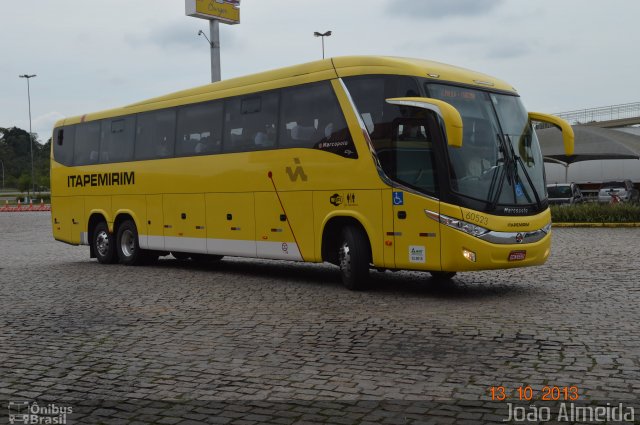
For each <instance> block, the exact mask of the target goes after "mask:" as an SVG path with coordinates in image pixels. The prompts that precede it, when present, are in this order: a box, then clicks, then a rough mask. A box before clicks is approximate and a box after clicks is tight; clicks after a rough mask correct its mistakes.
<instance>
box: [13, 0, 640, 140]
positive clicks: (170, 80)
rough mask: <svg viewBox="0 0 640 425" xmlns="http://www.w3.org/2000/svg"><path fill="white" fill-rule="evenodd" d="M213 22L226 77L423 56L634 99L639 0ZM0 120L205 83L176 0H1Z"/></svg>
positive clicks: (442, 4)
mask: <svg viewBox="0 0 640 425" xmlns="http://www.w3.org/2000/svg"><path fill="white" fill-rule="evenodd" d="M240 16H241V23H240V24H239V25H221V26H220V38H221V45H222V47H221V63H222V78H223V79H226V78H232V77H238V76H242V75H248V74H253V73H256V72H260V71H265V70H269V69H274V68H279V67H283V66H289V65H295V64H299V63H305V62H310V61H314V60H318V59H321V57H322V49H321V41H320V39H319V38H315V37H313V32H314V31H320V32H324V31H327V30H331V31H332V32H333V34H332V36H331V37H329V38H326V39H325V49H326V55H327V57H333V56H345V55H384V56H403V57H414V58H422V59H430V60H435V61H439V62H444V63H448V64H451V65H456V66H460V67H463V68H468V69H472V70H475V71H479V72H483V73H486V74H489V75H492V76H494V77H497V78H499V79H502V80H506V81H507V82H509V83H510V84H511V85H513V86H514V87H515V88H516V89H517V90H518V92H519V93H520V95H521V96H522V100H523V102H524V104H525V106H526V107H527V109H529V110H531V111H539V112H549V113H553V112H564V111H570V110H576V109H584V108H591V107H598V106H607V105H614V104H623V103H631V102H640V84H639V83H638V72H639V71H640V55H638V46H639V45H640V43H639V42H640V30H638V17H639V16H640V2H639V1H637V0H609V1H603V0H536V1H533V0H349V1H339V0H322V1H319V0H296V1H291V0H289V1H285V0H242V2H241V12H240ZM0 17H2V36H0V52H1V53H2V59H0V127H13V126H17V127H20V128H23V129H28V128H29V112H28V103H27V83H26V80H25V79H21V78H18V75H21V74H36V75H37V77H35V78H32V79H31V82H30V88H31V112H32V123H33V132H35V133H37V134H38V138H39V141H40V142H45V141H46V140H47V139H48V138H49V137H51V136H50V134H51V131H52V128H53V124H54V123H55V121H57V120H58V119H60V118H63V117H66V116H74V115H80V114H84V113H88V112H93V111H100V110H103V109H109V108H113V107H118V106H123V105H127V104H130V103H133V102H137V101H140V100H144V99H147V98H151V97H156V96H159V95H162V94H167V93H171V92H174V91H177V90H182V89H186V88H190V87H195V86H199V85H202V84H207V83H209V82H210V75H211V74H210V56H209V46H208V44H207V42H206V40H205V39H204V38H203V37H201V36H198V35H197V34H198V31H199V30H200V29H202V30H204V31H205V32H207V34H208V22H207V21H206V20H202V19H198V18H192V17H187V16H185V4H184V0H146V1H131V0H109V1H95V0H38V1H34V0H1V2H0Z"/></svg>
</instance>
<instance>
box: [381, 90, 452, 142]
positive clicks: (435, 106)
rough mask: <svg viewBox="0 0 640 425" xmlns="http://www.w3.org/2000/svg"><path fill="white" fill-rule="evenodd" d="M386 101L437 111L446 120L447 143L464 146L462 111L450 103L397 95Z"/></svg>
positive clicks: (392, 103)
mask: <svg viewBox="0 0 640 425" xmlns="http://www.w3.org/2000/svg"><path fill="white" fill-rule="evenodd" d="M386 102H387V103H390V104H391V105H399V106H407V107H411V108H419V109H427V110H429V111H433V112H435V113H436V114H438V116H439V117H440V118H441V119H442V121H443V122H444V127H445V133H446V136H447V144H448V145H449V146H452V147H454V148H459V147H461V146H462V117H461V116H460V112H458V110H457V109H456V108H454V107H453V106H451V105H450V104H449V103H447V102H443V101H442V100H437V99H431V98H427V97H395V98H392V99H387V100H386Z"/></svg>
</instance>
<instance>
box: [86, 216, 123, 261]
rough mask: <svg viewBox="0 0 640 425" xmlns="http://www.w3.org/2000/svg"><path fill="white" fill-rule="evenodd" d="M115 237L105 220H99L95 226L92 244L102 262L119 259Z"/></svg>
mask: <svg viewBox="0 0 640 425" xmlns="http://www.w3.org/2000/svg"><path fill="white" fill-rule="evenodd" d="M115 239H116V238H115V236H114V235H113V234H112V233H110V232H109V226H107V223H105V222H104V221H100V222H98V223H97V224H96V226H95V227H94V228H93V233H92V240H91V244H92V248H93V252H94V253H95V255H96V258H97V259H98V262H99V263H100V264H113V263H115V262H117V261H118V256H117V255H116V241H115Z"/></svg>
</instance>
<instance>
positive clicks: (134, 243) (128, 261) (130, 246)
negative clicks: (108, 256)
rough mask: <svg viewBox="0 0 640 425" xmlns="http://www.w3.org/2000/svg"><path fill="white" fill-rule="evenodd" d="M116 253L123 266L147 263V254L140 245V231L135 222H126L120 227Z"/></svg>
mask: <svg viewBox="0 0 640 425" xmlns="http://www.w3.org/2000/svg"><path fill="white" fill-rule="evenodd" d="M116 251H117V253H118V258H119V259H120V263H121V264H124V265H127V266H135V265H139V264H143V263H144V262H145V259H146V257H145V252H144V251H143V250H142V249H141V248H140V244H139V243H138V229H137V228H136V224H135V223H134V222H133V221H131V220H126V221H124V222H122V224H120V226H119V227H118V237H117V239H116Z"/></svg>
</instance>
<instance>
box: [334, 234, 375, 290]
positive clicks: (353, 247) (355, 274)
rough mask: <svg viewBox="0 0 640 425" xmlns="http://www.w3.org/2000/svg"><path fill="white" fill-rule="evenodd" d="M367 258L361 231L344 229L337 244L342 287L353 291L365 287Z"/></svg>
mask: <svg viewBox="0 0 640 425" xmlns="http://www.w3.org/2000/svg"><path fill="white" fill-rule="evenodd" d="M369 257H370V254H369V244H368V243H367V239H366V236H365V235H364V234H363V232H362V230H360V229H359V228H357V227H355V226H347V227H344V228H343V229H342V235H341V237H340V242H339V244H338V266H339V267H340V277H341V278H342V283H343V285H344V286H346V287H347V288H348V289H351V290H354V291H357V290H361V289H365V288H366V287H367V284H368V281H369V261H370V259H369Z"/></svg>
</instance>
